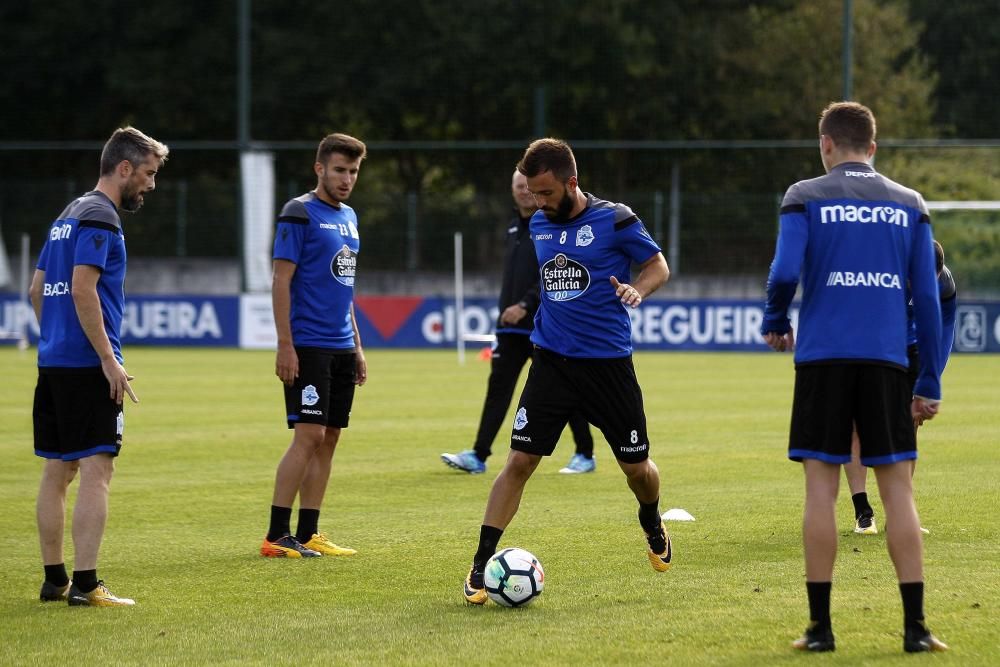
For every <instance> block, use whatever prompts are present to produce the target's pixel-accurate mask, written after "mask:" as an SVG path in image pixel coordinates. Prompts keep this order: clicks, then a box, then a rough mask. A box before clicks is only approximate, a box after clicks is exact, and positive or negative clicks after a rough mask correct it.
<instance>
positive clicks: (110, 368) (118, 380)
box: [101, 357, 139, 405]
mask: <svg viewBox="0 0 1000 667" xmlns="http://www.w3.org/2000/svg"><path fill="white" fill-rule="evenodd" d="M101 370H102V371H103V372H104V377H105V378H107V380H108V385H110V387H111V400H113V401H114V402H115V403H117V404H118V405H121V404H122V401H124V400H125V394H128V397H129V398H131V399H132V402H133V403H138V402H139V397H138V396H136V395H135V392H134V391H132V385H130V384H129V382H130V381H132V380H134V379H135V378H134V377H132V376H131V375H129V374H128V373H127V372H126V371H125V367H124V366H122V365H121V364H120V363H118V360H117V359H115V358H114V357H112V358H111V359H109V360H107V361H102V362H101Z"/></svg>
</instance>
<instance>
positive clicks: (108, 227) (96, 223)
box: [79, 220, 121, 234]
mask: <svg viewBox="0 0 1000 667" xmlns="http://www.w3.org/2000/svg"><path fill="white" fill-rule="evenodd" d="M79 226H80V227H93V228H95V229H103V230H105V231H108V232H114V233H115V234H120V233H121V229H119V227H118V225H112V224H111V223H110V222H104V221H103V220H81V221H80V225H79Z"/></svg>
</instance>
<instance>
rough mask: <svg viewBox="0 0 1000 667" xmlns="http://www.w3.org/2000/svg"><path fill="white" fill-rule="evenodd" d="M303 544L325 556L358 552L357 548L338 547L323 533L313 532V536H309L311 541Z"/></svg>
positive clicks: (348, 554)
mask: <svg viewBox="0 0 1000 667" xmlns="http://www.w3.org/2000/svg"><path fill="white" fill-rule="evenodd" d="M302 546H304V547H305V548H306V549H312V550H313V551H318V552H320V553H321V554H323V555H324V556H353V555H354V554H356V553H358V552H357V551H356V550H354V549H350V548H348V547H338V546H337V545H336V544H334V543H333V542H331V541H330V539H329V538H328V537H327V536H326V535H324V534H323V533H313V536H312V537H310V538H309V541H308V542H306V543H305V544H303V545H302Z"/></svg>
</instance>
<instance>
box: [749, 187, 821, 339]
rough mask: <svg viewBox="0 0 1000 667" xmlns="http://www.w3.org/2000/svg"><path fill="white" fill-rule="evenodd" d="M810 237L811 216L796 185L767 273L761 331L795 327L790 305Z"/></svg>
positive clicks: (788, 198) (783, 212)
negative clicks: (789, 314)
mask: <svg viewBox="0 0 1000 667" xmlns="http://www.w3.org/2000/svg"><path fill="white" fill-rule="evenodd" d="M808 241H809V219H808V217H807V214H806V207H805V204H804V203H803V202H801V201H800V200H799V198H798V196H797V193H796V187H795V186H794V185H793V186H792V187H791V188H789V189H788V192H787V193H786V194H785V199H784V201H783V202H782V206H781V215H780V218H779V229H778V242H777V245H776V247H775V251H774V261H772V262H771V270H770V272H769V273H768V276H767V303H766V304H765V306H764V320H763V322H762V323H761V326H760V333H761V335H762V336H763V335H766V334H768V333H772V332H773V333H778V334H786V333H788V332H789V331H791V329H792V323H791V320H790V319H789V318H788V308H789V306H790V305H791V304H792V299H793V298H794V297H795V290H796V289H797V288H798V285H799V274H800V273H801V272H802V262H803V260H804V259H805V254H806V243H807V242H808Z"/></svg>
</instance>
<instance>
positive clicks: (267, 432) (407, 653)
mask: <svg viewBox="0 0 1000 667" xmlns="http://www.w3.org/2000/svg"><path fill="white" fill-rule="evenodd" d="M126 355H127V361H128V363H127V367H128V369H129V371H130V372H131V373H133V374H134V375H135V376H136V380H135V383H134V386H135V389H136V391H137V392H138V394H139V397H140V399H141V403H140V404H139V405H136V406H133V405H128V406H127V407H126V424H127V425H126V429H125V447H124V450H123V453H122V456H121V457H120V458H119V460H118V471H117V473H116V475H115V479H114V480H113V483H112V493H111V513H110V518H109V522H108V529H107V533H106V536H105V540H104V545H103V547H102V550H101V561H100V570H99V574H100V575H101V576H102V577H103V578H105V579H106V580H107V581H108V583H109V585H110V586H111V588H112V590H113V591H115V592H117V593H119V594H121V595H125V596H128V597H134V598H135V599H136V600H137V602H138V604H137V606H136V607H134V608H132V609H87V608H68V607H67V606H66V605H63V604H55V603H50V604H44V605H43V604H41V603H39V602H38V600H37V593H38V587H39V585H40V584H41V581H42V569H41V563H40V559H39V555H38V544H37V536H36V529H35V519H34V501H35V493H36V490H37V484H38V476H39V469H40V466H41V463H40V459H37V458H36V457H35V456H33V454H32V447H31V409H30V408H31V396H32V390H33V387H34V383H35V375H36V374H35V368H34V364H35V356H34V351H29V352H27V353H19V352H18V351H16V350H14V349H12V348H2V349H0V368H2V377H3V382H2V384H0V453H2V461H3V466H2V468H0V508H2V512H0V553H2V554H3V556H2V559H0V563H2V566H0V593H2V595H0V643H2V645H3V650H2V652H0V664H57V663H58V662H60V661H70V662H73V663H78V664H142V665H147V664H181V663H184V664H208V663H212V664H222V663H228V664H272V665H273V664H327V665H333V664H338V665H340V664H381V665H396V664H413V665H423V664H441V665H467V664H477V665H503V664H523V665H541V664H552V665H584V664H587V665H590V664H593V665H607V664H629V665H654V664H675V665H688V664H719V665H733V664H735V665H740V664H748V665H749V664H753V665H770V664H789V663H792V662H796V663H798V662H800V661H801V662H803V664H804V662H812V661H814V660H817V659H818V661H820V662H823V663H824V664H830V663H836V664H850V665H858V664H904V661H905V662H906V664H911V663H912V662H914V660H916V661H921V662H922V661H923V660H924V658H919V657H918V658H914V657H912V656H910V658H909V659H907V658H906V657H904V655H903V653H902V648H901V644H902V642H901V638H900V636H899V629H900V626H901V623H902V620H901V616H902V611H901V607H900V603H899V594H898V590H897V588H896V583H895V576H894V574H893V570H892V567H891V565H890V563H889V559H888V557H887V553H886V544H885V537H884V535H878V536H876V537H865V536H857V535H854V534H853V533H852V532H851V529H852V527H853V515H852V512H851V509H850V499H849V494H848V492H847V486H846V482H844V483H843V484H842V485H841V494H840V502H839V505H838V511H839V526H840V535H841V539H840V546H839V553H838V562H837V571H836V575H835V582H834V589H833V619H834V628H835V631H836V633H837V640H838V644H837V652H836V653H835V654H832V655H828V656H805V655H801V654H797V653H796V652H794V651H792V650H791V649H790V648H789V642H790V641H791V640H792V639H794V638H795V637H797V636H798V634H799V633H800V632H801V630H802V629H803V627H804V626H805V624H806V620H807V615H808V612H807V605H806V598H805V587H804V585H803V564H802V554H801V538H800V521H801V518H800V517H801V507H802V486H803V483H802V473H801V470H800V467H799V466H798V465H796V464H793V463H790V462H788V461H787V460H786V459H785V447H786V438H787V430H788V422H789V408H790V404H791V391H792V381H793V370H792V364H791V358H790V357H789V356H787V355H778V354H680V353H639V354H638V355H637V356H636V357H635V362H636V368H637V372H638V375H639V380H640V383H641V384H642V386H643V390H644V395H645V401H646V413H647V415H648V418H649V433H650V438H651V441H652V456H653V459H654V460H655V461H656V462H657V464H658V466H659V468H660V471H661V474H662V480H663V491H662V501H661V507H662V509H663V510H666V509H668V508H671V507H680V508H684V509H686V510H688V511H689V512H691V513H692V514H693V515H694V516H695V517H696V518H697V521H695V522H693V523H674V524H671V525H670V528H671V532H672V535H673V539H674V547H675V565H674V568H673V569H672V570H671V571H670V572H667V573H665V574H658V573H656V572H654V571H653V570H652V569H651V568H650V566H649V564H648V563H647V561H646V557H645V555H644V548H645V546H644V540H643V538H642V535H641V532H640V530H639V528H638V524H637V521H636V519H635V512H636V505H635V501H634V499H633V498H632V496H631V494H630V493H629V492H628V489H627V487H626V485H625V482H624V478H623V476H622V474H621V472H620V471H619V470H618V468H617V466H616V465H615V464H614V461H613V459H612V457H611V455H610V452H609V450H608V449H607V446H606V444H604V441H603V439H602V438H600V436H599V435H598V437H597V447H596V452H597V459H598V468H597V472H596V473H595V474H592V475H580V476H567V475H560V474H558V472H557V471H558V469H559V468H560V467H561V466H563V465H565V463H566V461H567V460H568V459H569V457H570V455H571V454H572V442H571V439H570V438H569V434H568V431H567V432H566V433H565V434H564V438H563V441H562V443H561V444H560V445H559V447H558V448H557V449H556V453H555V456H554V457H552V459H551V460H546V461H544V462H543V464H542V465H541V466H540V468H539V470H538V472H537V473H536V474H535V476H534V478H533V479H532V480H531V482H530V483H529V485H528V487H527V490H526V492H525V495H524V498H523V501H522V503H521V510H520V513H519V514H518V515H517V517H516V518H515V519H514V522H513V523H512V524H511V526H510V527H509V528H508V530H507V532H506V534H505V535H504V538H503V540H502V542H501V546H521V547H524V548H526V549H528V550H530V551H532V552H533V553H534V554H536V555H537V556H538V557H539V559H540V560H541V562H542V564H543V565H544V567H545V573H546V587H545V593H544V594H543V595H542V596H541V597H540V598H539V599H538V600H536V601H535V602H534V603H533V604H532V605H531V606H529V607H527V608H525V609H520V610H517V609H515V610H511V609H505V608H501V607H498V606H496V605H493V604H488V605H486V606H485V607H481V608H478V607H468V606H466V605H465V604H464V603H463V600H462V597H461V594H460V589H461V582H462V579H463V577H464V576H465V574H466V571H467V568H468V564H469V562H470V560H471V558H472V553H473V551H474V549H475V546H476V540H477V537H478V533H479V525H480V520H481V518H482V512H483V508H484V506H485V502H486V496H487V493H488V491H489V488H490V483H491V481H492V479H493V478H494V477H495V475H496V474H497V472H498V471H499V469H500V467H501V465H502V462H503V459H504V457H505V455H506V450H507V444H506V442H505V441H506V436H507V433H508V431H507V428H508V427H505V428H504V429H503V430H502V431H501V434H500V436H499V437H498V439H497V442H496V443H495V451H496V455H495V456H494V458H492V459H490V461H489V468H488V470H487V473H486V474H485V475H481V476H468V475H464V474H461V473H458V472H456V471H453V470H451V469H448V468H446V467H445V466H444V465H443V464H442V463H441V462H440V460H439V458H438V457H439V455H440V454H441V452H445V451H457V450H460V449H463V448H465V447H467V446H469V445H470V443H471V441H472V439H473V436H474V432H475V427H476V424H477V420H478V418H479V410H480V407H481V405H482V400H483V395H484V392H485V386H486V376H487V373H488V370H489V369H488V364H486V363H483V362H480V361H477V360H476V359H475V354H474V353H471V354H470V355H469V356H470V359H469V361H468V363H467V364H466V365H465V366H461V367H460V366H458V365H457V364H456V361H455V354H454V352H453V351H452V352H443V351H442V352H436V351H424V352H415V351H382V350H372V351H370V352H369V353H368V357H369V368H370V380H369V383H368V385H366V386H365V387H362V388H361V389H360V390H359V391H358V394H357V398H356V402H355V407H354V413H353V416H352V425H351V427H350V428H349V429H348V430H347V431H345V433H344V435H343V438H342V441H341V445H340V447H339V449H338V451H337V454H336V457H335V459H334V469H333V476H332V478H331V481H330V487H329V491H328V493H327V499H326V503H325V507H324V512H323V515H322V517H321V527H322V528H324V529H325V530H326V531H327V532H328V533H329V534H330V535H331V537H332V538H333V539H334V540H335V541H336V542H338V543H340V544H344V545H348V546H352V547H354V548H356V549H358V551H359V554H358V555H357V556H355V557H353V558H348V559H336V558H322V559H312V560H307V561H282V560H271V559H263V558H260V557H258V555H257V549H258V547H259V544H260V540H261V538H262V536H263V534H264V532H265V528H266V522H267V517H268V507H269V505H270V500H271V490H272V484H273V476H274V470H275V465H276V464H277V461H278V459H279V458H280V456H281V454H282V453H283V451H284V449H285V447H286V446H287V443H288V440H289V434H288V432H287V431H286V429H285V428H284V418H283V406H282V401H281V391H280V386H279V383H278V381H277V379H276V378H275V377H274V374H273V355H272V354H271V353H267V352H248V351H238V350H208V349H191V350H181V349H153V348H132V349H129V350H127V351H126ZM998 377H1000V357H997V356H960V355H959V356H955V357H954V358H953V359H952V360H951V363H950V364H949V366H948V370H947V372H946V374H945V377H944V387H945V397H946V401H945V404H944V407H943V410H942V413H941V415H940V416H939V417H938V419H936V420H935V421H933V422H931V423H929V424H928V425H927V426H926V427H924V428H922V429H921V432H920V446H921V454H922V456H921V458H920V464H919V465H918V468H917V477H916V488H917V502H918V507H919V509H920V513H921V518H922V521H923V523H924V525H925V526H927V527H929V528H930V530H931V534H930V535H929V536H927V537H926V539H925V545H926V547H925V549H926V580H927V601H926V611H927V615H928V620H929V622H930V625H931V627H932V628H933V629H934V631H935V633H936V634H938V636H939V637H941V638H942V639H943V640H944V641H946V642H948V643H950V644H951V645H952V651H951V652H950V653H948V654H944V655H940V656H935V657H934V658H933V659H934V660H935V664H955V665H996V664H1000V631H998V624H997V619H998V617H1000V616H998V614H1000V567H998V563H1000V547H998V535H997V532H998V531H997V526H998V525H1000V522H998V520H997V516H996V515H997V508H998V507H1000V503H998V496H1000V493H998V490H1000V489H998V486H1000V481H998V480H1000V448H998V447H997V444H998V443H997V440H998V436H1000V383H998V382H997V378H998ZM74 488H75V487H74ZM870 489H871V490H872V491H873V492H874V481H872V482H871V483H870ZM873 495H874V493H873ZM71 500H72V495H71ZM876 511H877V512H878V513H879V516H881V506H880V505H879V504H878V503H877V502H876ZM293 520H294V517H293ZM67 562H68V563H69V564H70V565H71V564H72V548H71V547H70V546H69V541H68V540H67Z"/></svg>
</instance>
